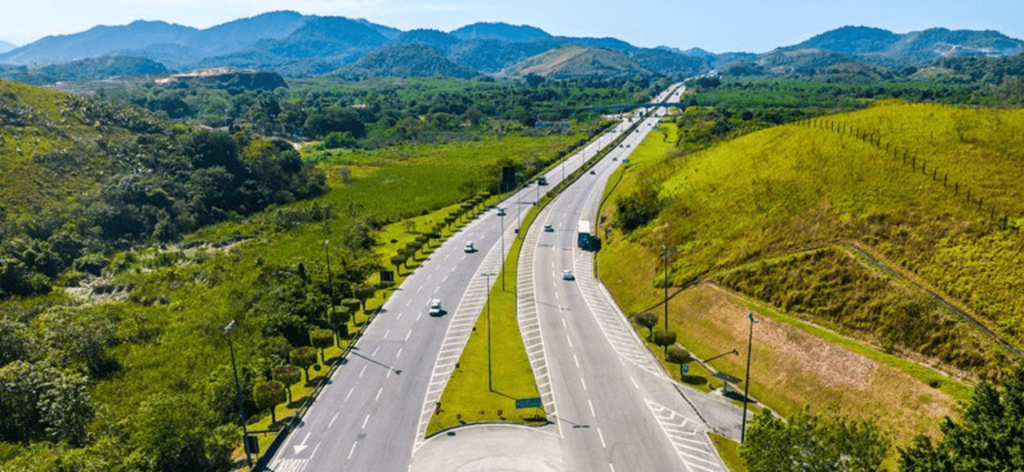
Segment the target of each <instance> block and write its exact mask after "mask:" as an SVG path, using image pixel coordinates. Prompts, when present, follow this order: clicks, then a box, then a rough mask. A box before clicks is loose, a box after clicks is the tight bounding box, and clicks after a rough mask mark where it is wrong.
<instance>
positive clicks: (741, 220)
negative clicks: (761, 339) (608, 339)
mask: <svg viewBox="0 0 1024 472" xmlns="http://www.w3.org/2000/svg"><path fill="white" fill-rule="evenodd" d="M1022 140H1024V110H968V109H959V108H952V107H944V106H934V105H906V104H903V103H901V102H889V103H888V104H885V105H876V106H874V107H872V108H870V109H867V110H863V111H859V112H854V113H848V114H840V115H835V116H832V117H828V118H826V119H819V120H815V121H806V122H801V123H799V124H794V125H788V126H782V127H776V128H772V129H768V130H764V131H761V132H757V133H754V134H751V135H748V136H745V137H742V138H739V139H736V140H734V141H730V142H727V143H725V144H722V145H719V146H717V147H714V148H712V149H710V150H708V151H706V152H701V153H697V154H692V155H687V156H683V157H676V158H670V159H668V160H662V159H659V160H658V161H650V163H649V164H643V163H641V164H640V165H638V166H635V167H634V168H633V169H631V170H630V171H629V172H627V175H628V180H627V182H631V184H630V185H626V186H624V187H625V188H627V189H629V188H633V189H636V188H646V189H654V190H657V194H656V195H657V197H659V198H660V203H661V208H660V213H658V214H657V216H656V217H655V219H654V220H653V221H651V222H649V223H648V224H647V225H645V226H642V227H640V228H639V229H636V230H634V231H633V232H632V233H630V234H628V235H627V236H628V237H629V238H630V240H633V241H636V242H639V243H641V244H643V245H644V246H647V247H651V248H657V249H656V250H650V251H649V253H648V256H649V257H651V258H652V259H654V258H659V257H660V256H661V251H660V248H661V245H662V244H665V243H666V242H667V243H669V245H670V247H673V248H674V249H675V251H676V252H675V253H674V254H673V256H672V272H673V273H672V280H673V283H674V284H676V285H679V284H681V283H685V282H687V281H691V280H695V279H697V278H701V279H703V280H710V281H714V282H717V283H718V284H720V285H723V286H726V287H729V288H731V289H733V290H735V291H737V292H739V293H742V294H744V295H747V296H751V297H754V298H756V299H760V300H763V301H765V302H768V303H770V304H771V305H773V306H775V307H777V308H779V309H781V310H784V311H786V312H789V313H794V314H798V315H800V316H802V317H804V318H806V319H809V320H812V321H813V322H815V323H819V324H822V325H825V326H829V327H831V328H833V329H835V330H837V331H839V332H840V333H843V334H846V335H850V336H854V337H856V338H858V339H862V340H865V341H867V342H870V343H872V344H874V345H876V346H881V347H882V348H884V349H886V350H889V351H894V352H901V353H904V354H905V355H907V356H911V357H913V358H916V359H920V360H921V361H922V362H926V363H929V364H934V365H937V366H939V367H940V369H942V370H945V371H947V372H952V373H956V374H957V375H966V376H968V377H971V376H973V375H976V374H980V375H983V376H994V377H998V376H1000V375H1001V373H1002V372H1003V369H1005V368H1006V367H1007V366H1008V365H1010V363H1009V362H1007V359H1008V358H1010V357H1013V356H1016V355H1017V354H1016V353H1014V349H1020V348H1021V347H1022V346H1024V297H1022V296H1021V293H1022V292H1024V290H1022V289H1024V280H1022V278H1021V276H1020V274H1021V272H1020V267H1021V263H1022V262H1024V256H1022V254H1024V252H1022V249H1024V235H1021V234H1020V233H1019V231H1018V230H1017V229H1018V228H1019V227H1020V226H1021V224H1024V203H1021V202H1022V199H1021V197H1022V196H1024V195H1022V193H1024V191H1022V190H1021V188H1020V186H1019V184H1018V183H1019V181H1020V178H1021V176H1022V175H1024V155H1022V154H1024V148H1022V146H1021V144H1024V143H1022ZM904 155H906V158H905V159H904ZM637 182H641V183H642V185H639V184H637ZM631 191H632V192H634V195H643V193H642V192H639V191H637V190H631ZM623 192H625V190H624V191H623ZM648 193H650V192H648ZM610 206H611V207H614V205H610ZM610 211H611V210H609V212H610ZM622 236H623V235H622V234H621V233H618V232H616V233H615V234H614V235H613V236H612V237H611V239H610V240H609V241H608V243H609V245H610V246H611V247H612V248H614V245H615V244H616V243H617V242H618V241H619V240H620V238H621V237H622ZM851 248H852V249H851ZM612 250H613V251H614V250H615V249H612ZM602 272H605V273H607V272H606V271H605V269H604V268H602ZM929 293H931V294H933V295H935V296H937V297H938V298H941V299H944V300H946V301H947V302H948V303H950V304H951V305H952V306H954V307H956V308H957V309H959V312H960V313H958V312H957V310H956V309H951V308H948V307H944V306H942V305H940V304H937V303H935V302H934V298H932V297H930V296H929ZM652 301H656V299H655V298H654V297H653V296H651V295H647V296H640V297H636V298H635V299H629V298H628V297H627V300H626V302H627V305H629V304H631V303H632V304H633V306H627V307H625V308H627V310H630V309H631V310H634V311H635V310H640V309H642V308H644V306H643V305H644V304H645V303H647V304H648V305H649V304H650V302H652ZM967 318H973V319H974V320H976V321H977V322H978V323H979V324H980V325H981V326H983V328H975V327H972V326H971V325H970V324H969V323H968V322H967V321H965V320H966V319H967ZM985 329H987V330H989V331H991V332H992V333H994V335H989V334H986V333H985V331H984V330H985ZM1000 340H1001V341H1002V342H1004V343H1005V344H1006V345H1008V346H1011V347H1007V346H1000V344H999V343H1000ZM1018 352H1019V351H1018Z"/></svg>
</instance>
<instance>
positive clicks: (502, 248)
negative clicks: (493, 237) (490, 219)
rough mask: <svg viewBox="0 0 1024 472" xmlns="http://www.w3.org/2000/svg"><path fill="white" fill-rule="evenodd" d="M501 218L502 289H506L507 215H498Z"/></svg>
mask: <svg viewBox="0 0 1024 472" xmlns="http://www.w3.org/2000/svg"><path fill="white" fill-rule="evenodd" d="M498 218H500V219H501V236H500V238H501V291H502V292H504V291H505V215H498Z"/></svg>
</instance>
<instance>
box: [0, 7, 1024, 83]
mask: <svg viewBox="0 0 1024 472" xmlns="http://www.w3.org/2000/svg"><path fill="white" fill-rule="evenodd" d="M0 47H2V45H0ZM613 53H614V54H613ZM1022 53H1024V41H1021V40H1018V39H1014V38H1010V37H1007V36H1005V35H1003V34H1001V33H998V32H995V31H950V30H947V29H942V28H934V29H929V30H925V31H919V32H912V33H907V34H897V33H893V32H891V31H887V30H884V29H879V28H870V27H864V26H845V27H842V28H838V29H835V30H832V31H827V32H825V33H822V34H819V35H816V36H814V37H812V38H810V39H808V40H806V41H803V42H801V43H799V44H795V45H792V46H786V47H780V48H778V49H775V50H773V51H770V52H767V53H764V54H760V55H757V54H752V53H745V52H734V53H723V54H715V53H711V52H708V51H706V50H703V49H700V48H691V49H687V50H681V49H677V48H672V47H667V46H660V47H658V48H653V49H648V48H638V47H636V46H633V45H632V44H629V43H627V42H625V41H622V40H620V39H616V38H572V37H562V36H552V35H550V34H548V33H547V32H545V31H543V30H541V29H539V28H536V27H533V26H528V25H521V26H517V25H510V24H507V23H474V24H471V25H466V26H464V27H462V28H459V29H456V30H454V31H452V32H450V33H444V32H441V31H436V30H430V29H417V30H412V31H404V32H403V31H401V30H398V29H395V28H392V27H389V26H384V25H378V24H375V23H372V22H369V21H367V20H363V19H348V18H343V17H319V16H307V15H302V14H299V13H296V12H293V11H278V12H271V13H265V14H262V15H257V16H254V17H251V18H243V19H239V20H235V21H231V22H228V23H224V24H222V25H217V26H214V27H211V28H207V29H204V30H198V29H195V28H189V27H185V26H180V25H173V24H168V23H164V22H147V21H136V22H134V23H131V24H129V25H125V26H97V27H95V28H92V29H90V30H88V31H84V32H82V33H77V34H72V35H66V36H50V37H47V38H43V39H41V40H39V41H36V42H34V43H31V44H27V45H25V46H22V47H18V48H15V49H13V50H10V51H7V52H5V53H0V64H6V66H5V67H0V70H2V71H3V72H2V74H0V75H2V76H4V77H23V78H25V80H31V81H33V82H32V83H38V81H39V80H51V79H52V80H65V79H63V78H65V77H66V78H70V77H76V76H79V75H82V73H83V71H85V70H89V69H90V68H92V67H95V66H100V65H102V64H110V66H111V68H112V69H111V70H110V71H109V72H108V73H105V74H98V73H96V71H90V72H89V74H93V75H100V76H102V75H107V76H113V75H121V73H123V72H126V71H130V70H133V68H136V67H141V68H142V69H144V70H150V69H153V68H154V67H156V66H155V65H154V64H150V63H142V62H132V61H133V60H134V61H138V59H131V60H127V61H125V62H123V63H116V62H111V61H110V60H109V59H104V61H107V62H103V61H100V62H83V63H80V64H76V65H74V66H72V67H71V68H69V69H59V68H58V69H47V70H46V71H43V70H42V69H39V67H38V66H43V65H48V64H63V63H68V62H72V61H77V60H81V59H86V58H96V57H106V56H123V57H127V58H142V59H146V60H148V61H150V62H152V63H158V64H162V65H163V66H165V67H166V68H167V69H168V70H170V71H189V70H195V69H211V68H219V67H233V68H239V69H254V70H265V71H271V72H277V73H279V74H281V75H283V76H286V77H308V76H317V75H325V74H334V75H340V76H345V77H354V78H361V77H376V76H396V77H411V76H421V75H427V76H435V75H440V76H451V77H474V76H477V75H480V74H499V73H500V74H516V73H519V72H517V71H522V70H527V69H530V70H531V72H526V73H538V74H547V76H551V77H594V76H597V75H600V73H608V74H610V75H609V77H635V76H637V75H641V76H648V75H650V76H665V77H672V78H677V77H679V78H682V77H688V76H692V75H697V74H702V73H705V72H707V71H709V70H718V71H720V72H723V73H726V74H727V75H743V76H747V75H763V74H802V75H822V74H826V73H827V74H829V75H830V76H833V78H842V77H847V78H849V79H850V80H868V79H870V78H872V77H886V76H888V75H889V74H891V73H892V72H893V71H911V72H912V71H913V70H915V68H920V67H923V66H928V65H932V64H935V62H936V61H937V60H940V59H948V58H956V57H1007V56H1011V55H1014V54H1022ZM524 61H527V62H524ZM587 61H589V62H587ZM526 64H529V65H526ZM21 66H31V67H24V68H22V67H21ZM83 68H84V69H83ZM147 68H148V69H147ZM630 68H632V69H630ZM534 69H536V71H534ZM911 72H908V73H911ZM86 75H88V74H86ZM904 75H905V74H904Z"/></svg>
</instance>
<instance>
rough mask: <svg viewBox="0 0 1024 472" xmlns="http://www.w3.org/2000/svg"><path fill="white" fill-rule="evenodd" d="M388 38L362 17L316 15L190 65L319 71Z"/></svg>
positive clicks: (328, 69) (300, 72)
mask: <svg viewBox="0 0 1024 472" xmlns="http://www.w3.org/2000/svg"><path fill="white" fill-rule="evenodd" d="M387 42H388V39H387V38H386V37H385V36H384V35H382V34H381V33H380V32H378V30H377V29H376V28H373V27H371V26H368V25H367V23H366V22H364V21H356V20H350V19H348V18H342V17H324V18H315V19H312V20H310V21H309V22H307V23H306V24H305V25H303V26H302V27H301V28H299V29H297V30H295V31H294V32H293V33H292V34H290V35H288V37H286V38H284V39H281V40H262V41H259V42H257V43H256V44H254V45H252V46H250V47H249V48H247V49H245V50H243V51H240V52H236V53H232V54H228V55H224V56H217V57H211V58H206V59H203V60H202V61H200V62H198V63H196V64H193V67H202V68H214V67H237V68H242V69H261V70H269V71H275V72H280V73H281V74H283V75H286V76H292V77H297V76H308V75H321V74H325V73H328V72H331V71H333V70H335V69H337V68H339V67H341V66H343V65H345V64H350V63H352V62H355V61H356V60H357V59H359V57H361V56H362V55H363V54H366V53H367V52H369V51H371V50H373V49H375V48H378V47H380V46H383V45H384V44H385V43H387Z"/></svg>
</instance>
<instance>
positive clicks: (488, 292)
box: [480, 272, 497, 392]
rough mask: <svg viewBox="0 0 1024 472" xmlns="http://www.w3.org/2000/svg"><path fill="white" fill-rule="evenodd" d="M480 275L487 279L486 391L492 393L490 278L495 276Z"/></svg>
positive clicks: (488, 274) (491, 274)
mask: <svg viewBox="0 0 1024 472" xmlns="http://www.w3.org/2000/svg"><path fill="white" fill-rule="evenodd" d="M480 275H482V276H484V277H487V391H488V392H493V391H494V385H493V383H492V382H491V379H492V376H491V277H492V276H495V275H497V274H494V273H491V272H488V273H486V274H480Z"/></svg>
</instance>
